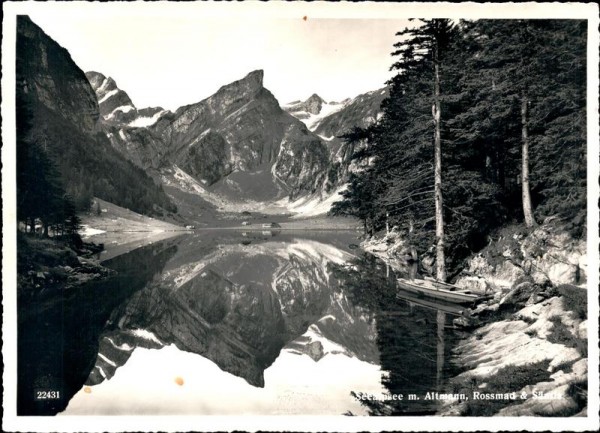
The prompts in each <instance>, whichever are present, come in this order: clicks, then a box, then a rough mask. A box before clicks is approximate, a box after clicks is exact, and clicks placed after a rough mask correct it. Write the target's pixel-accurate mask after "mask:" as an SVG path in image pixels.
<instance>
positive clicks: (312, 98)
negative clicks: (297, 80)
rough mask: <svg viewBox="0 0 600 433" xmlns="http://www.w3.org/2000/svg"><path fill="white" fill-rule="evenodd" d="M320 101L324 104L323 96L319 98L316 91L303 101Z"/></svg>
mask: <svg viewBox="0 0 600 433" xmlns="http://www.w3.org/2000/svg"><path fill="white" fill-rule="evenodd" d="M317 101H320V102H321V103H322V104H326V102H325V100H324V99H323V98H321V97H320V96H319V95H317V94H316V93H313V94H312V95H310V98H308V99H307V100H306V101H305V102H307V103H309V102H317Z"/></svg>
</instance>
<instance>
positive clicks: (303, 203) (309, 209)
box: [280, 184, 348, 218]
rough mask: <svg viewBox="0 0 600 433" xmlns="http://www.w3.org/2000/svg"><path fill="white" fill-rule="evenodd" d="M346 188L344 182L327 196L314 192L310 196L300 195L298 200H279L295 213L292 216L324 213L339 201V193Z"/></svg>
mask: <svg viewBox="0 0 600 433" xmlns="http://www.w3.org/2000/svg"><path fill="white" fill-rule="evenodd" d="M346 189H348V185H347V184H344V185H341V186H340V187H338V188H337V189H336V190H335V191H333V193H331V195H329V196H327V197H322V196H321V195H320V194H315V195H312V196H310V195H309V196H304V197H300V198H299V199H298V200H296V201H293V202H287V203H286V202H285V200H283V201H282V200H280V203H282V204H283V205H285V206H286V207H287V209H288V210H289V211H290V212H292V213H295V214H296V215H294V216H293V217H292V218H305V217H311V216H317V215H325V214H326V213H327V212H329V211H330V210H331V206H333V203H335V202H336V201H340V200H341V199H342V196H341V195H340V194H341V193H342V192H344V191H346Z"/></svg>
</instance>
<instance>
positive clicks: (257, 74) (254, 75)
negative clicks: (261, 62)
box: [240, 69, 265, 89]
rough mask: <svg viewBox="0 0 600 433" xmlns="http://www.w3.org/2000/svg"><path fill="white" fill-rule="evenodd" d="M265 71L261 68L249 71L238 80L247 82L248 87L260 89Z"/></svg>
mask: <svg viewBox="0 0 600 433" xmlns="http://www.w3.org/2000/svg"><path fill="white" fill-rule="evenodd" d="M264 75H265V72H264V71H263V70H262V69H257V70H256V71H252V72H250V73H249V74H248V75H246V76H245V77H244V78H242V79H241V80H240V81H241V82H243V83H245V84H247V85H248V86H249V87H250V88H254V89H260V88H262V87H263V77H264Z"/></svg>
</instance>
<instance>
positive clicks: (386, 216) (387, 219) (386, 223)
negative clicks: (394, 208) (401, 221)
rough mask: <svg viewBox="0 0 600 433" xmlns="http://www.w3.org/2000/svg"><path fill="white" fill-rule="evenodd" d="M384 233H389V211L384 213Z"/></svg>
mask: <svg viewBox="0 0 600 433" xmlns="http://www.w3.org/2000/svg"><path fill="white" fill-rule="evenodd" d="M385 234H386V235H389V234H390V213H389V212H386V213H385Z"/></svg>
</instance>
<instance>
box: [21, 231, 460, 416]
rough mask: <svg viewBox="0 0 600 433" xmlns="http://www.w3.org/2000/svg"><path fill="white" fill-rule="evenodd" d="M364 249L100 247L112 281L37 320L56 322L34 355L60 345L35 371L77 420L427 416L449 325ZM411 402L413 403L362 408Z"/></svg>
mask: <svg viewBox="0 0 600 433" xmlns="http://www.w3.org/2000/svg"><path fill="white" fill-rule="evenodd" d="M358 242H359V241H358V240H357V233H356V232H339V231H338V232H285V231H284V232H272V231H265V232H262V231H260V232H246V233H243V232H240V231H231V230H230V231H200V232H197V233H194V234H186V235H183V236H179V237H176V238H171V239H165V240H161V241H158V242H156V243H153V244H151V245H146V246H144V247H141V248H138V249H136V250H134V251H131V252H129V253H126V254H122V255H119V256H116V257H112V253H111V252H110V245H109V244H107V248H109V251H108V253H107V255H108V256H109V257H111V258H110V260H107V261H105V262H104V264H105V265H106V266H108V267H111V268H113V269H116V270H117V271H118V272H119V273H118V275H117V276H116V277H115V278H113V279H111V280H110V281H106V282H104V283H103V284H102V287H98V288H97V289H96V291H88V292H87V293H86V294H81V295H80V296H78V297H76V298H74V299H72V300H71V301H69V302H67V303H64V305H62V307H61V308H60V309H57V311H53V312H48V313H47V317H46V319H40V320H46V322H48V321H50V322H53V321H56V322H62V325H61V327H60V328H61V330H58V329H56V328H57V327H54V329H53V328H52V327H50V329H49V330H47V331H46V333H45V335H44V336H43V338H44V339H45V341H46V342H44V341H38V343H39V344H42V345H44V344H46V345H48V344H49V343H47V341H54V343H56V340H57V338H59V336H60V335H61V333H62V335H63V338H62V339H61V342H62V346H60V347H59V346H57V345H55V346H54V350H50V351H48V355H47V357H48V359H49V361H48V362H46V364H47V365H46V367H45V369H44V368H42V369H41V370H40V369H39V368H38V370H39V372H38V374H45V375H47V376H50V377H53V378H54V382H61V383H62V384H61V386H62V387H63V388H66V389H65V392H66V395H68V400H67V401H65V402H64V404H63V407H64V405H66V409H65V410H64V412H63V413H64V414H74V415H82V414H128V415H135V414H190V415H207V414H215V415H225V414H257V415H272V414H303V415H311V414H322V415H341V414H348V415H349V414H353V415H361V414H372V415H395V414H406V415H408V414H411V415H412V414H431V413H434V412H435V409H436V405H437V403H436V402H435V401H429V400H424V399H423V398H422V397H423V396H424V395H425V394H426V393H427V392H435V391H442V390H443V387H444V384H445V381H446V379H447V378H448V377H449V375H451V374H452V373H453V371H452V370H451V368H450V367H449V363H448V358H449V356H450V349H451V347H452V345H453V340H454V336H453V334H452V332H451V331H450V330H448V329H447V326H446V325H448V324H449V323H450V321H451V317H450V314H449V313H445V312H443V311H441V310H438V309H436V308H432V307H431V306H423V305H419V303H418V300H417V302H413V301H406V300H403V299H399V298H397V296H396V292H397V290H396V287H395V275H394V273H393V272H392V271H391V270H390V269H389V268H387V267H386V266H385V264H383V263H382V262H381V261H379V260H378V259H375V258H374V257H373V256H370V255H368V254H364V253H363V252H361V251H360V250H358V249H356V248H354V246H355V245H354V244H357V243H358ZM58 310H60V311H58ZM90 312H94V314H92V316H95V320H93V321H91V320H82V319H81V317H82V315H88V314H89V313H90ZM69 317H72V318H71V319H69ZM75 317H79V320H76V319H74V318H75ZM30 326H32V324H31V323H28V324H27V325H26V326H23V327H22V328H23V329H25V330H28V329H30V328H29V327H30ZM65 327H67V328H68V329H67V330H65ZM25 334H27V336H26V337H27V338H28V347H34V345H35V344H36V341H35V339H36V337H35V335H33V333H31V332H29V333H28V332H25ZM59 339H60V338H59ZM66 352H69V353H70V352H73V353H78V355H77V356H74V357H73V359H70V358H69V359H68V360H67V361H68V362H66V364H68V365H65V359H64V355H62V354H63V353H66ZM24 358H27V356H25V357H24ZM59 358H60V359H61V360H60V361H57V359H59ZM32 365H33V366H35V362H34V361H33V360H31V359H30V362H29V364H28V366H29V367H31V366H32ZM20 367H21V371H20V375H21V373H23V370H22V369H23V368H25V367H23V366H22V365H20ZM65 367H68V368H65ZM65 383H69V386H68V387H66V386H65V385H64V384H65ZM57 386H58V385H57ZM409 393H413V394H415V395H418V396H419V398H420V399H419V400H413V401H407V400H406V399H405V400H403V401H385V402H383V401H381V400H359V399H358V398H357V397H360V396H363V395H369V396H370V395H373V396H375V397H379V398H382V397H384V396H385V395H386V394H388V395H389V394H404V395H405V396H406V395H408V394H409ZM69 394H70V395H69ZM71 396H72V398H71ZM67 403H68V404H67ZM23 407H27V405H26V404H25V405H24V406H23ZM63 407H61V405H57V406H56V407H55V408H54V410H55V411H58V410H62V409H63ZM47 410H48V411H49V412H50V413H52V410H50V409H47Z"/></svg>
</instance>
